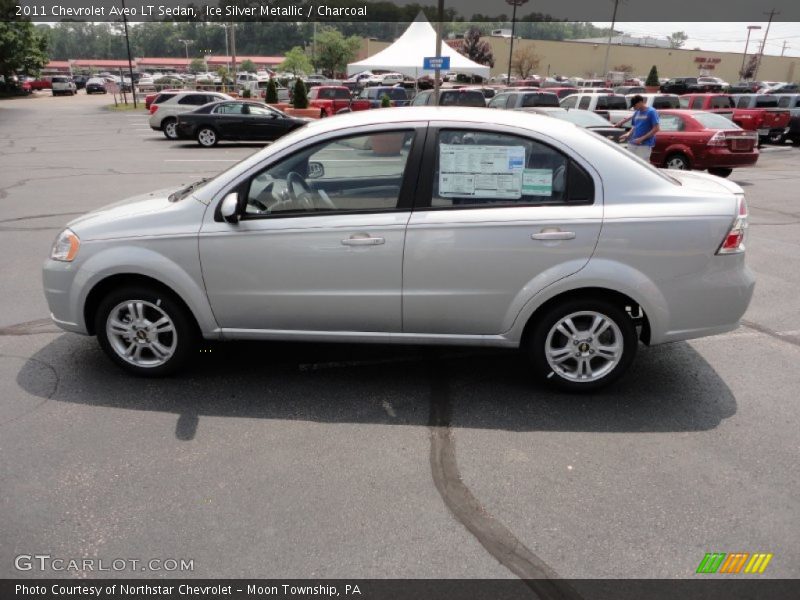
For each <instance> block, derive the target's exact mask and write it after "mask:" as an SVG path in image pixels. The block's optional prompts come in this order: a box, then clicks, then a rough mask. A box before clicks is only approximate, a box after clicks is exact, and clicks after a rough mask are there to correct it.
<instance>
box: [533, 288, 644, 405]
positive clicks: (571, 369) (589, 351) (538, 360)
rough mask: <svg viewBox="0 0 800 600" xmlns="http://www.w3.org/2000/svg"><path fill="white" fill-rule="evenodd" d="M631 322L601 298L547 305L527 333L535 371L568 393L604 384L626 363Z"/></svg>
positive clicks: (631, 348)
mask: <svg viewBox="0 0 800 600" xmlns="http://www.w3.org/2000/svg"><path fill="white" fill-rule="evenodd" d="M637 344H638V340H637V336H636V327H635V326H634V323H633V320H632V319H631V317H630V316H628V315H627V314H626V313H625V311H624V310H622V309H621V308H619V307H618V306H616V305H615V304H612V303H611V302H607V301H604V300H588V299H586V300H572V301H567V302H565V303H563V304H559V305H557V306H554V307H553V308H552V309H550V310H549V311H548V312H547V313H546V314H544V315H543V316H542V318H540V319H537V323H536V325H535V327H534V329H533V331H532V333H531V335H530V336H529V337H528V347H527V351H528V355H529V358H530V360H531V362H532V365H533V368H534V370H535V372H536V374H537V375H538V376H539V377H541V378H543V379H544V381H546V382H547V383H549V384H551V385H553V386H554V387H556V388H558V389H561V390H563V391H567V392H588V391H593V390H596V389H599V388H601V387H603V386H606V385H608V384H610V383H611V382H613V381H614V380H616V379H617V378H618V377H620V376H621V375H622V374H623V373H624V372H625V371H626V370H627V369H628V367H629V366H630V365H631V362H632V361H633V358H634V356H635V355H636V347H637Z"/></svg>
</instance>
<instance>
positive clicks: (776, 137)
mask: <svg viewBox="0 0 800 600" xmlns="http://www.w3.org/2000/svg"><path fill="white" fill-rule="evenodd" d="M767 141H768V142H769V143H770V144H775V145H778V146H783V144H784V143H785V142H786V136H785V135H784V134H783V132H780V133H770V134H769V136H767Z"/></svg>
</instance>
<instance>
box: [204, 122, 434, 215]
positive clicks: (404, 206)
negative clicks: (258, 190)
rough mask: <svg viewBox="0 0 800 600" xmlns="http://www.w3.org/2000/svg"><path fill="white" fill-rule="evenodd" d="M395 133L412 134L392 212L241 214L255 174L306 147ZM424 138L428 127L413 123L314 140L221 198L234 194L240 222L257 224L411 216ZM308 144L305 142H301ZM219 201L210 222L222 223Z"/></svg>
mask: <svg viewBox="0 0 800 600" xmlns="http://www.w3.org/2000/svg"><path fill="white" fill-rule="evenodd" d="M397 131H413V132H414V141H413V142H412V144H411V150H410V151H409V153H408V159H407V160H406V166H405V169H404V171H403V181H402V183H401V184H400V195H399V196H398V200H397V206H395V207H394V208H375V209H363V210H336V211H332V210H331V211H319V212H310V213H299V212H291V213H288V212H282V213H275V214H269V215H254V214H248V213H246V212H245V207H246V205H247V192H248V190H249V188H250V182H251V181H252V180H253V178H254V177H256V176H257V175H258V174H259V173H262V172H263V171H265V170H268V169H271V168H273V167H274V166H275V165H277V164H279V163H281V162H283V161H285V160H291V158H292V157H294V156H296V155H298V154H300V153H302V152H305V151H306V150H308V148H309V147H311V146H315V145H319V144H329V143H335V142H336V141H337V140H340V139H345V138H349V137H358V136H364V135H379V134H381V133H392V132H397ZM427 135H428V127H426V126H424V125H421V124H417V123H409V124H404V123H397V124H396V126H395V127H383V128H380V129H370V130H368V131H356V132H347V133H344V134H342V135H334V136H331V137H327V138H325V139H323V140H315V141H314V142H312V143H310V144H306V143H303V144H302V145H301V146H300V147H299V148H295V149H293V150H291V151H290V152H287V153H286V154H281V155H280V156H278V157H276V158H275V160H273V161H270V162H269V163H268V164H266V165H263V166H262V167H260V168H258V169H256V170H253V171H252V172H250V173H248V174H247V175H246V176H244V178H243V179H242V180H241V181H239V182H238V183H237V184H236V185H234V186H233V187H230V188H228V189H227V190H226V191H225V192H224V193H223V194H222V195H221V197H222V198H224V197H225V196H227V195H228V194H231V193H234V192H235V193H236V194H237V195H238V196H239V200H238V212H239V218H240V220H241V221H257V220H274V219H291V218H298V217H300V218H314V217H329V216H339V215H368V214H384V213H403V212H411V211H412V210H413V205H414V198H415V195H416V192H417V189H418V187H419V180H420V174H421V172H422V171H423V170H424V169H423V168H422V158H423V154H424V150H425V144H426V141H427V139H426V136H427ZM304 141H308V140H304ZM221 210H222V201H220V202H217V207H216V209H215V211H214V221H217V222H221V221H224V219H223V218H222V212H221Z"/></svg>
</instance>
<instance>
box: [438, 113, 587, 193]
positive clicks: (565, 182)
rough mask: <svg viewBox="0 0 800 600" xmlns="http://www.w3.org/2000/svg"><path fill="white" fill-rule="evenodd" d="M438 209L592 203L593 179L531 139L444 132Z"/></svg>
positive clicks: (451, 131) (568, 159) (466, 132)
mask: <svg viewBox="0 0 800 600" xmlns="http://www.w3.org/2000/svg"><path fill="white" fill-rule="evenodd" d="M436 148H437V150H436V154H437V156H436V167H435V173H434V181H433V196H432V202H431V206H432V207H433V208H492V207H505V206H526V205H528V206H531V205H533V206H536V205H546V204H563V203H568V202H569V203H591V202H593V201H594V183H593V181H592V179H591V177H590V176H589V174H588V173H586V171H585V170H584V169H582V168H581V167H580V166H579V165H578V164H577V163H575V162H574V161H572V160H570V158H569V157H567V156H566V155H564V154H562V153H561V152H560V151H558V150H556V149H554V148H552V147H550V146H548V145H546V144H543V143H541V142H538V141H536V140H532V139H529V138H524V137H519V136H515V135H508V134H500V133H491V132H484V131H471V130H463V129H459V130H443V131H441V132H440V133H439V140H438V143H437V145H436Z"/></svg>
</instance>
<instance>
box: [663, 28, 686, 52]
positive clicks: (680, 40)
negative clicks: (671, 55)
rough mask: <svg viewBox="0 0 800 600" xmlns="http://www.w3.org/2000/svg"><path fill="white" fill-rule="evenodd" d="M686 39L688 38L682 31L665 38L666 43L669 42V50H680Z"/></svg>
mask: <svg viewBox="0 0 800 600" xmlns="http://www.w3.org/2000/svg"><path fill="white" fill-rule="evenodd" d="M688 39H689V36H688V35H686V33H685V32H683V31H675V32H673V33H672V34H671V35H668V36H667V41H668V42H669V47H670V48H681V47H683V45H684V44H685V43H686V40H688Z"/></svg>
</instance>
